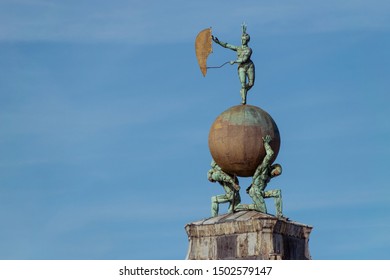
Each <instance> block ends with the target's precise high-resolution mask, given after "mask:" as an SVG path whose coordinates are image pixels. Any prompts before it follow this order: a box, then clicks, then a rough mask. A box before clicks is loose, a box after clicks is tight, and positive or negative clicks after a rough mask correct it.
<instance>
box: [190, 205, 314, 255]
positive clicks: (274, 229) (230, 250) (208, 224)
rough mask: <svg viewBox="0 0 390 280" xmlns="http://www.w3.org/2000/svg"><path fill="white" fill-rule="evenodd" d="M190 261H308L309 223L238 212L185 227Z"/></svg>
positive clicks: (250, 212)
mask: <svg viewBox="0 0 390 280" xmlns="http://www.w3.org/2000/svg"><path fill="white" fill-rule="evenodd" d="M185 229H186V231H187V235H188V239H189V247H188V253H187V257H186V259H189V260H256V259H261V260H269V259H282V260H307V259H311V256H310V252H309V235H310V232H311V230H312V227H311V226H307V225H303V224H299V223H296V222H292V221H287V220H285V219H278V218H276V217H275V216H272V215H267V214H263V213H260V212H256V211H239V212H236V213H233V214H225V215H220V216H217V217H214V218H208V219H204V220H201V221H197V222H193V223H190V224H187V225H186V226H185Z"/></svg>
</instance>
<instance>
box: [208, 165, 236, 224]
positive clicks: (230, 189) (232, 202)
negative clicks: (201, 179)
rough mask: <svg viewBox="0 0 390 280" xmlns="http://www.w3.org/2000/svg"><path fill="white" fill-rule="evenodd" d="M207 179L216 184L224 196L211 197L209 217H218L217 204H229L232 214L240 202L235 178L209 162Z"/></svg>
mask: <svg viewBox="0 0 390 280" xmlns="http://www.w3.org/2000/svg"><path fill="white" fill-rule="evenodd" d="M207 179H208V180H209V181H210V182H212V183H215V182H218V183H219V184H220V185H221V186H222V187H223V189H224V190H225V194H221V195H216V196H213V197H211V216H212V217H215V216H217V215H218V211H219V204H222V203H229V210H228V211H229V213H233V212H234V208H235V207H236V206H237V205H238V204H239V203H240V202H241V197H240V193H239V190H240V186H239V182H238V179H237V177H233V176H231V175H229V174H227V173H226V172H224V171H222V169H221V167H219V166H218V164H216V163H215V161H214V160H213V161H212V162H211V169H210V170H209V171H208V173H207Z"/></svg>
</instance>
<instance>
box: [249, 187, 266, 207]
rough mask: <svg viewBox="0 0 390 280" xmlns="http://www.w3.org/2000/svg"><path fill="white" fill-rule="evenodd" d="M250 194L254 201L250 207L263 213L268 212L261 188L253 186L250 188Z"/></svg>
mask: <svg viewBox="0 0 390 280" xmlns="http://www.w3.org/2000/svg"><path fill="white" fill-rule="evenodd" d="M249 196H250V197H251V198H252V200H253V203H254V205H253V206H252V207H250V209H254V210H257V211H259V212H262V213H267V206H266V205H265V201H264V198H263V196H262V195H261V194H260V190H258V188H255V187H252V188H251V189H250V190H249Z"/></svg>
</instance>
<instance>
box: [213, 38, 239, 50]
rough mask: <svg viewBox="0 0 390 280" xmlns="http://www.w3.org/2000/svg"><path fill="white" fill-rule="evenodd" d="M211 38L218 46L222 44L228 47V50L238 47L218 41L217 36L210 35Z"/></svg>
mask: <svg viewBox="0 0 390 280" xmlns="http://www.w3.org/2000/svg"><path fill="white" fill-rule="evenodd" d="M211 38H212V39H213V41H214V42H215V43H217V44H218V45H220V46H222V47H224V48H227V49H230V50H233V51H236V50H237V48H238V47H237V46H233V45H230V44H228V43H225V42H222V41H220V40H219V39H218V38H217V37H214V36H211Z"/></svg>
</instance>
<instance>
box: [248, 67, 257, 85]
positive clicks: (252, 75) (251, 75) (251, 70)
mask: <svg viewBox="0 0 390 280" xmlns="http://www.w3.org/2000/svg"><path fill="white" fill-rule="evenodd" d="M247 75H248V86H247V90H250V89H251V88H252V87H253V85H254V84H255V65H254V64H252V65H251V66H250V67H249V69H248V70H247Z"/></svg>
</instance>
